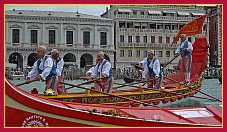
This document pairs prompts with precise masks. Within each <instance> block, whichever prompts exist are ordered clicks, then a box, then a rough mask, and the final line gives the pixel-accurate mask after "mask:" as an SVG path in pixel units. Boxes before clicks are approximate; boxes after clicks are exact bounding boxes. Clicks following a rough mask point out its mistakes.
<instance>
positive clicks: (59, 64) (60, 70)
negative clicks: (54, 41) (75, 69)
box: [54, 58, 64, 76]
mask: <svg viewBox="0 0 227 132" xmlns="http://www.w3.org/2000/svg"><path fill="white" fill-rule="evenodd" d="M54 64H55V66H56V60H54ZM63 67H64V60H63V59H62V58H61V60H60V61H58V63H57V66H56V72H57V76H61V73H62V70H63Z"/></svg>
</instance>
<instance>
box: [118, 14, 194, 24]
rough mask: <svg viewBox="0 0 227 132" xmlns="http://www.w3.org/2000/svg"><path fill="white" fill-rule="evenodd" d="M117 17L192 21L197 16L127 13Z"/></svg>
mask: <svg viewBox="0 0 227 132" xmlns="http://www.w3.org/2000/svg"><path fill="white" fill-rule="evenodd" d="M115 18H121V19H139V20H154V21H157V20H158V21H160V20H161V21H185V22H188V21H191V20H193V19H195V17H173V16H146V15H127V14H117V15H116V16H115Z"/></svg>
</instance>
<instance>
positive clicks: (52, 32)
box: [49, 30, 55, 44]
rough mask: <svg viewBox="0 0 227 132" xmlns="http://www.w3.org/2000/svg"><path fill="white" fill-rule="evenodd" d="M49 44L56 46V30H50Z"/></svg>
mask: <svg viewBox="0 0 227 132" xmlns="http://www.w3.org/2000/svg"><path fill="white" fill-rule="evenodd" d="M49 44H55V30H49Z"/></svg>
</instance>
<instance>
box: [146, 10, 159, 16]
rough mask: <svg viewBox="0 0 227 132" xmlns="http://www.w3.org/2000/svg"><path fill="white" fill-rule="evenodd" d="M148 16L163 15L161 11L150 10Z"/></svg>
mask: <svg viewBox="0 0 227 132" xmlns="http://www.w3.org/2000/svg"><path fill="white" fill-rule="evenodd" d="M148 14H159V15H161V14H162V12H161V11H154V10H148Z"/></svg>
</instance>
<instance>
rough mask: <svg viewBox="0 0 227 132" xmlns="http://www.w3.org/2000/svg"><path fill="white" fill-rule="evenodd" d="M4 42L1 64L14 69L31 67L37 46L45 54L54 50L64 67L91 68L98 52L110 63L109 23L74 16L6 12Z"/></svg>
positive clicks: (111, 39) (111, 33) (111, 36)
mask: <svg viewBox="0 0 227 132" xmlns="http://www.w3.org/2000/svg"><path fill="white" fill-rule="evenodd" d="M5 41H6V57H5V59H6V60H5V62H8V63H14V64H17V67H18V68H25V67H28V66H32V65H33V63H34V62H35V60H37V53H36V50H37V47H38V46H40V45H44V46H46V47H47V49H48V53H50V51H51V50H52V49H53V48H57V49H58V50H59V51H60V56H61V57H62V58H63V59H64V61H65V65H66V66H67V65H73V66H77V67H79V68H84V67H86V66H90V65H93V64H95V59H96V54H97V52H98V51H99V50H103V51H104V52H105V55H106V58H107V59H109V60H110V62H111V63H112V64H113V60H114V52H115V50H114V22H113V20H112V19H108V18H101V17H98V16H91V15H87V14H82V13H78V12H57V11H33V10H8V11H6V12H5Z"/></svg>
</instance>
